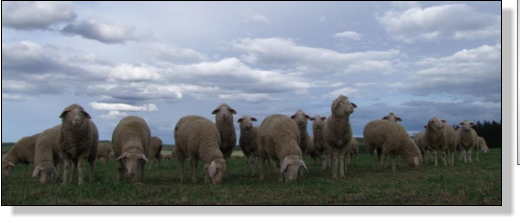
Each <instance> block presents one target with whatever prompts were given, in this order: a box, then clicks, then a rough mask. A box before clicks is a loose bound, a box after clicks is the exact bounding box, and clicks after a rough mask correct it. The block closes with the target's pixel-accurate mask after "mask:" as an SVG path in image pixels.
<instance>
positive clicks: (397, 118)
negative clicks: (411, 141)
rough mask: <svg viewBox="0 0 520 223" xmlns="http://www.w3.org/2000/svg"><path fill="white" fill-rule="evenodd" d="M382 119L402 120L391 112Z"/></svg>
mask: <svg viewBox="0 0 520 223" xmlns="http://www.w3.org/2000/svg"><path fill="white" fill-rule="evenodd" d="M383 120H387V121H391V122H402V121H403V120H402V119H401V118H399V117H397V116H395V114H394V113H393V112H390V113H389V114H388V115H387V116H385V117H383Z"/></svg>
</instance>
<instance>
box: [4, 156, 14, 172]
mask: <svg viewBox="0 0 520 223" xmlns="http://www.w3.org/2000/svg"><path fill="white" fill-rule="evenodd" d="M15 166H16V165H15V164H14V163H13V162H11V161H8V160H6V159H5V155H4V157H2V175H4V177H9V176H11V173H12V172H13V170H14V167H15Z"/></svg>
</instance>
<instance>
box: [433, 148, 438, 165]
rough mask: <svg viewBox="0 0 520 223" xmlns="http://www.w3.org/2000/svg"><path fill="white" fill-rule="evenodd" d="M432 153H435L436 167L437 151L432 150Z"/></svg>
mask: <svg viewBox="0 0 520 223" xmlns="http://www.w3.org/2000/svg"><path fill="white" fill-rule="evenodd" d="M433 152H434V153H435V166H437V150H433Z"/></svg>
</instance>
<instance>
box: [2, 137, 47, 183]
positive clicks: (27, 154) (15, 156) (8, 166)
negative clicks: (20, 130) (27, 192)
mask: <svg viewBox="0 0 520 223" xmlns="http://www.w3.org/2000/svg"><path fill="white" fill-rule="evenodd" d="M39 135H40V133H38V134H35V135H32V136H26V137H23V138H21V139H20V140H18V142H16V144H14V146H13V147H12V148H11V149H10V150H9V152H7V154H5V155H4V156H3V157H2V174H3V175H4V177H9V176H10V175H11V173H12V172H13V170H14V167H15V166H16V165H17V164H19V163H22V164H25V169H24V172H23V176H24V177H25V176H26V175H27V167H28V166H29V164H34V148H35V144H36V139H37V138H38V136H39Z"/></svg>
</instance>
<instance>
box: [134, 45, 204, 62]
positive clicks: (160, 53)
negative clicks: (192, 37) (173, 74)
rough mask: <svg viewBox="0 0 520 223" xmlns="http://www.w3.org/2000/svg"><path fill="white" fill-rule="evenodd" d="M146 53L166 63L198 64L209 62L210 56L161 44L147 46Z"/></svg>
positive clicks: (145, 47)
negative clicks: (199, 62)
mask: <svg viewBox="0 0 520 223" xmlns="http://www.w3.org/2000/svg"><path fill="white" fill-rule="evenodd" d="M144 49H145V51H146V52H148V53H150V54H152V55H153V56H154V57H155V58H156V59H158V60H161V61H166V62H172V63H175V62H198V61H206V60H208V59H209V58H208V55H206V54H203V53H199V52H197V51H195V50H193V49H189V48H180V47H177V46H174V45H165V44H160V43H153V44H147V45H145V46H144Z"/></svg>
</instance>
